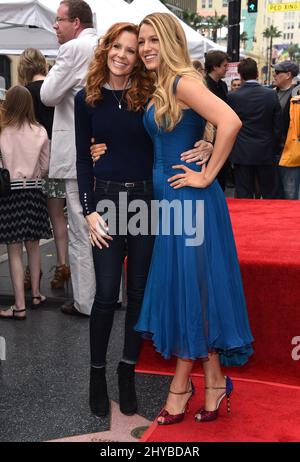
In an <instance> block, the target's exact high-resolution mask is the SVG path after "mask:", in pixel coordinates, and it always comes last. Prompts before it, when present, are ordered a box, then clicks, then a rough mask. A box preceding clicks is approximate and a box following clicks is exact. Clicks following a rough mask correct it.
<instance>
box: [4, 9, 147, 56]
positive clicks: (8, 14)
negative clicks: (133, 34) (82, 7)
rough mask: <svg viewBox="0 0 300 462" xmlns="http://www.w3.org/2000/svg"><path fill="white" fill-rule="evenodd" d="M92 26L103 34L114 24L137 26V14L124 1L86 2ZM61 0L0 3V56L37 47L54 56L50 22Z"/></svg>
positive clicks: (54, 39) (54, 48) (51, 22)
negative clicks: (121, 22)
mask: <svg viewBox="0 0 300 462" xmlns="http://www.w3.org/2000/svg"><path fill="white" fill-rule="evenodd" d="M87 3H89V5H90V6H91V8H92V11H93V13H94V23H95V26H96V29H97V32H98V33H99V35H102V34H104V33H105V32H106V30H107V29H108V28H109V27H110V26H111V25H112V24H114V23H115V22H119V21H128V22H134V23H138V21H139V17H140V15H139V14H138V13H137V11H136V10H135V9H134V8H131V7H130V5H129V4H128V3H126V2H124V1H123V0H87ZM59 4H60V0H51V1H50V0H23V1H18V0H6V1H3V0H0V54H9V55H14V54H15V55H18V54H20V53H22V51H23V50H24V49H25V48H28V47H36V48H39V49H40V50H41V51H42V52H43V53H44V54H45V55H47V56H56V54H57V50H58V43H57V40H56V35H55V31H54V29H53V27H52V26H53V23H54V19H55V16H56V11H57V8H58V6H59Z"/></svg>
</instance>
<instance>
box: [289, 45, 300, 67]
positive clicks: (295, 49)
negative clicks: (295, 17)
mask: <svg viewBox="0 0 300 462" xmlns="http://www.w3.org/2000/svg"><path fill="white" fill-rule="evenodd" d="M287 52H288V54H289V57H290V60H291V61H295V62H296V63H299V62H300V47H299V45H298V43H294V44H292V43H291V44H290V46H289V47H288V49H287Z"/></svg>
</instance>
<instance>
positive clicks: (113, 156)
mask: <svg viewBox="0 0 300 462" xmlns="http://www.w3.org/2000/svg"><path fill="white" fill-rule="evenodd" d="M114 93H115V96H116V97H117V99H118V100H120V99H121V97H122V91H117V90H114ZM102 95H103V99H102V100H101V101H99V102H98V103H96V105H95V106H94V107H92V106H89V105H88V104H87V103H86V102H85V92H84V90H81V91H80V92H79V93H77V95H76V97H75V133H76V150H77V162H76V167H77V181H78V187H79V196H80V202H81V205H82V208H83V214H84V216H86V215H89V214H91V213H92V212H95V210H96V204H95V198H94V184H95V178H96V179H99V180H107V181H109V180H110V181H115V182H121V183H123V182H128V183H129V182H135V181H144V180H151V179H152V165H153V145H152V141H151V138H150V137H149V135H148V134H147V132H146V130H145V128H144V126H143V113H142V112H134V111H128V110H127V106H126V101H125V98H124V99H123V100H122V107H121V109H119V104H118V101H117V99H116V98H115V96H114V94H113V91H112V90H108V89H106V88H102ZM91 138H95V143H105V144H106V146H107V151H106V153H105V154H104V155H102V156H101V157H100V159H99V160H98V161H97V162H96V163H95V165H94V164H93V160H92V158H91V153H90V146H91Z"/></svg>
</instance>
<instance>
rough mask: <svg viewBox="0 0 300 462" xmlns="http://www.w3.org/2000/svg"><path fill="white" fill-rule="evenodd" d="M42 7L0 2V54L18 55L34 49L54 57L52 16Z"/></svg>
mask: <svg viewBox="0 0 300 462" xmlns="http://www.w3.org/2000/svg"><path fill="white" fill-rule="evenodd" d="M43 3H44V4H43ZM48 3H49V2H48ZM53 3H55V2H53ZM45 4H46V1H44V2H42V1H38V0H25V1H17V0H10V1H0V53H1V54H10V55H12V54H20V53H21V52H22V51H23V50H24V49H25V48H28V47H38V48H39V49H41V50H42V51H43V53H44V54H46V55H50V56H52V55H55V54H56V53H57V40H56V36H55V33H54V30H53V28H52V25H53V22H54V17H55V13H54V11H53V10H50V9H49V8H48V7H47V6H45Z"/></svg>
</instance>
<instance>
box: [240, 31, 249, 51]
mask: <svg viewBox="0 0 300 462" xmlns="http://www.w3.org/2000/svg"><path fill="white" fill-rule="evenodd" d="M248 40H249V37H248V34H247V32H245V31H244V32H242V33H241V34H240V42H242V44H243V48H244V49H245V48H246V42H247V41H248Z"/></svg>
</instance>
